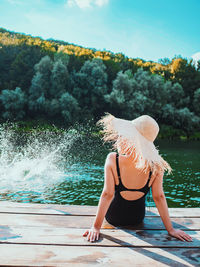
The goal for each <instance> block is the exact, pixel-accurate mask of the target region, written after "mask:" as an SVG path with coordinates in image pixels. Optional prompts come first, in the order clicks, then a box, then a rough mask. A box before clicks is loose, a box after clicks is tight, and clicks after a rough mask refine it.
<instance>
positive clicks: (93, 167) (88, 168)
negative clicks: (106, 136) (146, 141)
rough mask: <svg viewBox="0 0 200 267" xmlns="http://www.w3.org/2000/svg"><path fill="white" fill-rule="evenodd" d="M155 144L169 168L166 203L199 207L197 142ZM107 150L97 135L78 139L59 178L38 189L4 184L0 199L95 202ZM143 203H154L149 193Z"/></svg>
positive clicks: (77, 203)
mask: <svg viewBox="0 0 200 267" xmlns="http://www.w3.org/2000/svg"><path fill="white" fill-rule="evenodd" d="M156 146H158V147H159V150H160V153H161V154H162V155H163V157H164V158H165V159H166V160H167V161H168V162H169V163H170V165H171V166H172V168H173V173H172V174H171V175H169V176H167V175H165V176H164V192H165V195H166V198H167V202H168V206H169V207H199V206H200V186H199V184H200V142H183V141H166V140H165V141H163V140H160V141H158V142H157V143H156ZM107 153H109V150H108V147H107V148H106V147H105V146H103V145H102V143H101V141H100V140H99V139H98V138H88V140H87V142H85V141H84V142H83V141H81V142H80V140H79V141H78V142H77V143H76V145H75V147H72V148H71V150H70V151H69V155H65V157H68V158H70V160H68V161H66V162H65V164H66V165H65V170H64V175H63V176H62V178H59V179H58V180H57V181H56V182H54V183H53V184H51V185H49V184H48V185H46V186H43V187H42V189H41V188H38V189H37V186H34V188H32V187H31V186H30V187H29V188H28V189H27V188H26V189H18V188H17V187H16V189H13V188H12V190H11V189H10V188H9V189H6V186H5V185H4V188H3V189H2V188H1V187H0V200H11V201H18V202H35V203H56V204H74V205H75V204H76V205H97V204H98V200H99V196H100V194H101V191H102V188H103V180H104V170H103V166H104V161H105V158H106V155H107ZM31 179H32V180H33V179H34V177H32V178H31ZM41 179H42V178H40V180H41ZM55 180H56V179H55ZM38 181H39V180H38ZM26 182H27V181H26ZM147 205H149V206H154V202H153V200H152V197H151V196H150V197H147Z"/></svg>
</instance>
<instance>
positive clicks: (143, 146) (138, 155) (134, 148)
mask: <svg viewBox="0 0 200 267" xmlns="http://www.w3.org/2000/svg"><path fill="white" fill-rule="evenodd" d="M114 119H115V120H118V119H117V118H115V117H114V116H113V115H111V114H109V113H107V114H106V115H105V116H104V117H102V119H100V120H99V121H98V122H97V125H100V126H102V127H103V131H102V133H103V140H104V142H112V146H113V148H114V149H116V150H119V149H120V150H122V151H123V154H124V155H127V156H132V158H133V160H134V161H135V162H136V168H138V169H141V170H142V171H144V172H147V171H149V168H150V169H151V171H153V172H154V171H156V170H158V169H161V170H162V171H163V172H164V171H167V172H168V174H169V173H171V171H172V169H171V167H170V165H169V164H168V163H167V161H165V160H164V159H163V158H162V157H161V156H160V155H159V151H158V149H156V147H155V145H154V144H153V142H150V141H149V140H147V139H146V138H145V137H144V136H143V135H141V134H140V132H139V131H138V130H137V129H136V127H133V133H132V137H130V133H129V137H128V138H127V137H126V136H125V135H124V129H123V133H122V134H120V132H119V131H117V130H116V129H115V126H114V123H113V120H114ZM115 123H118V122H116V121H115ZM119 123H120V122H119ZM127 123H131V122H129V121H127Z"/></svg>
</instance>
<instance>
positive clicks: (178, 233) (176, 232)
mask: <svg viewBox="0 0 200 267" xmlns="http://www.w3.org/2000/svg"><path fill="white" fill-rule="evenodd" d="M168 233H169V235H171V236H173V237H176V238H178V239H180V240H181V241H188V242H191V241H192V237H191V236H189V235H188V234H186V233H185V232H184V231H182V230H179V229H174V228H173V229H172V230H170V231H169V232H168Z"/></svg>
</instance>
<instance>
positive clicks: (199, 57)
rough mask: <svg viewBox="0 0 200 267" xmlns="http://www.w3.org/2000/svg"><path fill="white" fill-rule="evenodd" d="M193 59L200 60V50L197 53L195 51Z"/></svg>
mask: <svg viewBox="0 0 200 267" xmlns="http://www.w3.org/2000/svg"><path fill="white" fill-rule="evenodd" d="M192 59H193V60H194V61H198V60H200V52H197V53H195V54H194V55H192Z"/></svg>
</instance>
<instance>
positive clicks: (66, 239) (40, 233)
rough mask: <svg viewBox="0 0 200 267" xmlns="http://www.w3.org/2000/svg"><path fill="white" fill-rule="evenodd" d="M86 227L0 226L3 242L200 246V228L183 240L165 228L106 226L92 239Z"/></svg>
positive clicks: (115, 245) (189, 232) (1, 240)
mask: <svg viewBox="0 0 200 267" xmlns="http://www.w3.org/2000/svg"><path fill="white" fill-rule="evenodd" d="M85 230H86V229H76V228H50V229H49V228H44V227H41V228H38V227H37V228H36V227H25V226H24V227H23V228H19V227H6V226H0V244H2V243H10V244H16V243H18V244H43V245H45V244H46V245H56V244H59V245H66V246H70V245H73V246H75V245H76V246H107V247H108V246H113V247H118V246H121V247H123V246H126V247H127V246H128V247H188V248H189V247H193V248H198V247H200V231H188V232H187V233H188V234H189V235H190V236H191V237H192V238H193V242H182V241H179V240H177V239H176V238H173V237H171V236H169V235H168V234H167V232H166V231H163V230H160V231H158V230H125V229H123V230H122V229H115V230H105V229H104V230H102V231H101V234H100V238H99V240H98V241H97V242H93V243H90V242H88V241H87V238H85V237H84V238H83V236H82V234H83V233H84V232H85Z"/></svg>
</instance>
